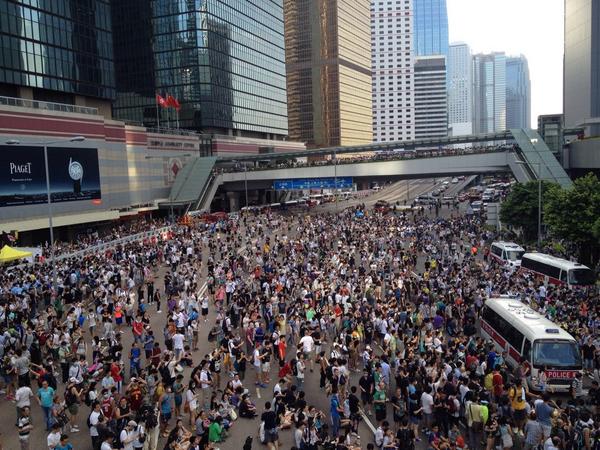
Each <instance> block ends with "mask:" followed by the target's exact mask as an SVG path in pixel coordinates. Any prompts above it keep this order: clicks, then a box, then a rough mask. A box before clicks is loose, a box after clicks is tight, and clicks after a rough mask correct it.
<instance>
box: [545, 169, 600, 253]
mask: <svg viewBox="0 0 600 450" xmlns="http://www.w3.org/2000/svg"><path fill="white" fill-rule="evenodd" d="M544 215H545V223H546V224H547V225H548V226H549V229H550V231H551V233H552V235H554V236H556V237H558V238H561V239H565V240H567V241H569V242H571V243H572V244H575V245H577V247H578V249H579V261H580V262H582V263H584V264H591V263H592V260H593V259H595V258H594V255H597V252H598V250H599V249H600V244H599V242H600V181H599V180H598V178H597V177H596V176H595V175H594V174H593V173H589V174H588V175H586V176H585V177H582V178H578V179H577V180H575V181H574V183H573V186H572V187H570V188H568V189H558V190H555V191H553V192H552V193H551V194H550V195H549V196H548V198H547V199H546V201H545V202H544Z"/></svg>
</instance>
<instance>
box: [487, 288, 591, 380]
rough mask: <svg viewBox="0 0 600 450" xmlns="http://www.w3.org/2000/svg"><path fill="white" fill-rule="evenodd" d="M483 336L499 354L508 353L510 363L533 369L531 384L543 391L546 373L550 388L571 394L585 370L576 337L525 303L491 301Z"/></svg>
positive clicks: (500, 299)
mask: <svg viewBox="0 0 600 450" xmlns="http://www.w3.org/2000/svg"><path fill="white" fill-rule="evenodd" d="M481 335H482V336H483V337H484V338H487V339H489V340H491V341H492V342H493V343H494V345H495V347H496V350H497V351H501V352H502V351H506V362H507V364H508V365H510V366H512V367H515V366H517V365H518V364H520V363H521V362H524V363H525V364H526V365H528V366H529V368H530V372H529V374H528V377H527V382H528V384H529V387H530V388H531V389H532V390H540V384H539V376H540V373H541V371H545V372H546V377H547V380H546V387H547V388H549V389H550V390H554V391H555V392H568V390H569V387H570V386H571V383H572V381H573V378H575V376H576V374H577V372H581V371H582V369H583V366H582V360H581V351H580V349H579V345H578V344H577V341H576V340H575V338H573V337H572V336H571V335H570V334H569V333H567V332H566V331H565V330H563V329H562V328H560V327H559V326H558V325H556V324H555V323H553V322H551V321H550V320H548V319H546V318H545V317H544V316H542V315H541V314H538V313H537V312H535V311H534V310H532V309H531V308H530V307H529V306H527V305H525V304H524V303H522V302H520V301H518V300H514V299H510V298H490V299H489V300H487V301H486V302H485V305H484V308H483V313H482V317H481Z"/></svg>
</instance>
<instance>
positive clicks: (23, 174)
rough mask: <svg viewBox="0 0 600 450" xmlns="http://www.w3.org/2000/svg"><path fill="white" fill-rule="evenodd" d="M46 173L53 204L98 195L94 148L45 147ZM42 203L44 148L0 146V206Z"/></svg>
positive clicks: (45, 200) (43, 193) (95, 151)
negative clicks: (46, 153)
mask: <svg viewBox="0 0 600 450" xmlns="http://www.w3.org/2000/svg"><path fill="white" fill-rule="evenodd" d="M48 172H49V174H50V193H51V197H50V198H51V199H52V202H53V203H59V202H73V201H80V200H96V199H100V198H101V197H102V195H101V191H100V170H99V168H98V150H97V149H95V148H72V147H48ZM46 202H47V193H46V170H45V165H44V148H43V147H33V146H32V147H28V146H20V145H19V146H15V145H4V146H0V207H4V206H21V205H36V204H40V203H46Z"/></svg>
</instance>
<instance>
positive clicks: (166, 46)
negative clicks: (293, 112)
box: [112, 0, 288, 138]
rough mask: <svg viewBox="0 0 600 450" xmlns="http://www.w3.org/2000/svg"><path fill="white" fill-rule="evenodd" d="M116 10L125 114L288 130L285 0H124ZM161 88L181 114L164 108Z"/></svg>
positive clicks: (247, 132) (228, 128)
mask: <svg viewBox="0 0 600 450" xmlns="http://www.w3.org/2000/svg"><path fill="white" fill-rule="evenodd" d="M112 8H113V22H114V29H115V34H114V41H115V53H116V55H117V64H116V72H117V79H118V83H117V88H118V96H117V97H118V98H117V102H116V104H115V107H114V112H115V115H116V116H117V117H118V118H121V119H124V120H130V121H133V122H142V123H145V124H153V125H156V124H157V123H158V121H160V125H161V126H165V125H166V126H170V127H175V126H176V125H179V126H180V127H181V128H187V129H195V130H201V131H203V132H210V133H216V134H229V135H234V136H247V137H260V138H263V137H266V138H277V137H279V138H281V137H283V136H286V135H287V134H288V122H287V98H286V78H285V45H284V21H283V0H263V1H261V2H248V1H246V0H205V1H202V2H198V1H194V0H181V1H172V0H153V1H143V0H119V1H116V2H112ZM132 61H133V62H134V64H132V63H131V62H132ZM156 93H160V94H162V95H167V94H168V95H171V96H173V97H174V98H176V99H177V100H178V101H179V103H180V105H181V110H180V111H179V113H178V114H177V113H176V111H175V110H174V109H157V107H156V100H155V94H156ZM157 113H158V114H159V117H157Z"/></svg>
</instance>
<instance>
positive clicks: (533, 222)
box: [500, 181, 560, 242]
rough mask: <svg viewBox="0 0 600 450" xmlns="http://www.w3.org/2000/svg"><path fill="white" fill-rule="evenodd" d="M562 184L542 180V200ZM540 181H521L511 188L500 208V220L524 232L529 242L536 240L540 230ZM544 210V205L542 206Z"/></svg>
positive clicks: (524, 236)
mask: <svg viewBox="0 0 600 450" xmlns="http://www.w3.org/2000/svg"><path fill="white" fill-rule="evenodd" d="M559 189H560V186H559V185H558V184H555V183H550V182H547V181H543V182H542V202H543V201H544V199H545V198H546V197H547V196H548V195H550V192H553V191H556V190H559ZM538 204H539V200H538V182H537V181H530V182H528V183H519V184H517V185H515V187H514V188H513V189H512V190H511V192H510V194H509V195H508V197H507V198H506V200H505V201H504V202H503V203H502V207H501V209H500V220H501V221H502V222H504V223H506V224H508V225H511V226H513V227H515V228H519V229H520V230H521V231H522V232H523V238H524V239H525V241H527V242H532V241H535V240H536V238H537V230H538ZM542 210H543V206H542Z"/></svg>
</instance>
